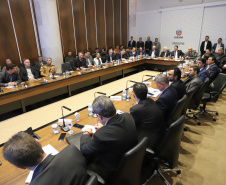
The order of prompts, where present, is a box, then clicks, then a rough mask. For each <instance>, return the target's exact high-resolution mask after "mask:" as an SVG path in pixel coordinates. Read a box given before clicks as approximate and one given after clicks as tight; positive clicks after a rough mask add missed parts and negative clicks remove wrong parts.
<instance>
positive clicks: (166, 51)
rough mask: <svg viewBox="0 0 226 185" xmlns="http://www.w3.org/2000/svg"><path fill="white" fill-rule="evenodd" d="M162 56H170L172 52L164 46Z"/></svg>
mask: <svg viewBox="0 0 226 185" xmlns="http://www.w3.org/2000/svg"><path fill="white" fill-rule="evenodd" d="M160 57H170V52H169V51H168V50H167V47H164V48H163V52H162V53H161V55H160Z"/></svg>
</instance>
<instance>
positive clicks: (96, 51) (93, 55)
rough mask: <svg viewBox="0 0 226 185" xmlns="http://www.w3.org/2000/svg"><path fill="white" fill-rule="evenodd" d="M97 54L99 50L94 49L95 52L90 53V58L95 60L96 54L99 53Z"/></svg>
mask: <svg viewBox="0 0 226 185" xmlns="http://www.w3.org/2000/svg"><path fill="white" fill-rule="evenodd" d="M99 52H100V50H99V48H96V49H95V52H93V53H92V57H93V58H95V57H96V54H97V53H99Z"/></svg>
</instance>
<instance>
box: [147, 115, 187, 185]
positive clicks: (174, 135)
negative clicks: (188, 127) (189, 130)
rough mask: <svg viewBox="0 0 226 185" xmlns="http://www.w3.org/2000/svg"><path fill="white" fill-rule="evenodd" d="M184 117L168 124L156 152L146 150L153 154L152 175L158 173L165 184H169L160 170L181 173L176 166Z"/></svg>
mask: <svg viewBox="0 0 226 185" xmlns="http://www.w3.org/2000/svg"><path fill="white" fill-rule="evenodd" d="M184 119H185V116H184V115H183V116H181V117H180V118H179V119H178V120H177V121H175V122H174V123H173V124H171V125H170V126H169V128H168V130H167V132H166V135H165V138H164V139H163V141H162V143H161V144H160V146H159V148H158V149H157V150H156V152H154V151H152V150H151V149H147V151H148V152H150V153H151V154H152V155H153V162H154V163H155V172H154V175H152V177H153V176H155V175H158V176H160V177H161V178H162V179H163V180H164V182H165V183H166V184H169V182H168V181H167V180H166V179H165V177H164V176H163V175H162V172H166V171H176V172H177V174H180V173H181V170H180V169H179V168H177V167H176V166H177V163H178V158H179V152H180V143H181V137H182V133H183V128H184ZM152 177H151V178H152Z"/></svg>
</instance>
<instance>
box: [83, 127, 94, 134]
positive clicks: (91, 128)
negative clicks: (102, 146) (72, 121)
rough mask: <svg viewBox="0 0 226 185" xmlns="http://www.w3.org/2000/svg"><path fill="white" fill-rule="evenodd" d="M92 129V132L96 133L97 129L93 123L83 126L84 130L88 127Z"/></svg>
mask: <svg viewBox="0 0 226 185" xmlns="http://www.w3.org/2000/svg"><path fill="white" fill-rule="evenodd" d="M88 128H90V129H92V133H95V132H96V129H95V127H94V126H93V125H85V126H84V127H83V128H82V132H84V131H85V130H86V129H88Z"/></svg>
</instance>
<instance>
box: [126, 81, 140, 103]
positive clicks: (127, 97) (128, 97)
mask: <svg viewBox="0 0 226 185" xmlns="http://www.w3.org/2000/svg"><path fill="white" fill-rule="evenodd" d="M128 82H132V83H137V82H135V81H133V80H127V82H126V101H129V99H131V97H130V96H129V95H128V93H127V90H128Z"/></svg>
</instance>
